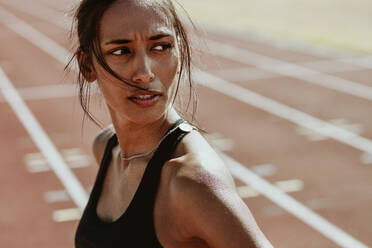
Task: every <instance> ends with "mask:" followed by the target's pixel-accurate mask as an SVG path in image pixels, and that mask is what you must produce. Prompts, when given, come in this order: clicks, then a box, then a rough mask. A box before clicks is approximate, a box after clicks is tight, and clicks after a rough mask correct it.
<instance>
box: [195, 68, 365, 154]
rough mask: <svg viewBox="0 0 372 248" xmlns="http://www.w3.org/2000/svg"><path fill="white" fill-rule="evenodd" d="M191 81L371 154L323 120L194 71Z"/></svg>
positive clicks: (358, 138)
mask: <svg viewBox="0 0 372 248" xmlns="http://www.w3.org/2000/svg"><path fill="white" fill-rule="evenodd" d="M194 75H195V79H196V80H197V81H198V82H199V83H200V84H202V85H204V86H206V87H208V88H210V89H212V90H215V91H218V92H220V93H222V94H225V95H228V96H230V97H232V98H234V99H237V100H238V101H241V102H244V103H247V104H249V105H252V106H254V107H256V108H259V109H261V110H264V111H266V112H269V113H271V114H273V115H275V116H278V117H280V118H283V119H286V120H288V121H290V122H293V123H295V124H297V125H299V126H303V127H305V128H308V129H310V130H313V131H315V132H317V133H320V134H321V135H324V136H327V137H330V138H333V139H335V140H337V141H339V142H341V143H343V144H346V145H349V146H351V147H354V148H356V149H358V150H361V151H364V152H367V153H372V141H371V140H369V139H367V138H364V137H361V136H359V135H357V134H355V133H353V132H350V131H348V130H345V129H342V128H340V127H337V126H335V125H332V124H330V123H328V122H326V121H323V120H320V119H318V118H315V117H313V116H311V115H309V114H306V113H304V112H301V111H299V110H297V109H294V108H291V107H289V106H286V105H284V104H281V103H279V102H277V101H274V100H272V99H270V98H267V97H264V96H261V95H259V94H257V93H254V92H252V91H250V90H247V89H245V88H243V87H240V86H237V85H235V84H232V83H230V82H228V81H226V80H223V79H221V78H218V77H215V76H213V75H211V74H209V73H206V72H202V71H195V73H194Z"/></svg>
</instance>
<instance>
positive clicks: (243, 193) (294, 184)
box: [236, 174, 304, 198]
mask: <svg viewBox="0 0 372 248" xmlns="http://www.w3.org/2000/svg"><path fill="white" fill-rule="evenodd" d="M256 175H257V174H256ZM275 186H276V187H277V188H278V189H279V190H280V191H282V192H284V193H293V192H298V191H301V190H303V189H304V182H303V181H302V180H300V179H292V180H285V181H278V182H275ZM236 189H237V191H238V194H239V195H240V197H241V198H252V197H257V196H259V195H260V193H258V192H257V191H256V190H255V189H254V188H253V187H252V186H250V185H244V186H240V187H237V188H236Z"/></svg>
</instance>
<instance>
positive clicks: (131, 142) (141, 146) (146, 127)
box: [111, 108, 180, 157]
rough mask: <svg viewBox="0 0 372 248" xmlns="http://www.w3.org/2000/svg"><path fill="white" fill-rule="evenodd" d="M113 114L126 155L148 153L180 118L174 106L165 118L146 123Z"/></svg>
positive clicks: (121, 148) (121, 145)
mask: <svg viewBox="0 0 372 248" xmlns="http://www.w3.org/2000/svg"><path fill="white" fill-rule="evenodd" d="M111 116H112V122H113V126H114V128H115V131H116V135H117V137H118V141H119V145H120V150H121V154H122V156H124V157H131V156H133V155H136V154H142V153H146V152H148V151H150V150H151V149H153V148H154V147H156V146H157V145H158V144H159V141H160V140H161V139H162V138H163V137H164V135H165V133H166V131H167V130H168V129H169V128H170V127H171V125H172V124H173V123H174V122H175V121H177V120H178V119H179V118H180V116H179V115H178V114H177V112H176V111H175V110H174V109H173V108H172V109H171V110H169V113H168V114H167V115H165V116H164V117H163V118H160V119H159V120H156V121H154V122H151V123H144V124H141V123H134V122H131V121H129V120H127V119H123V118H118V117H117V116H116V115H115V114H114V115H111Z"/></svg>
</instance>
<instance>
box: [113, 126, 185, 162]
mask: <svg viewBox="0 0 372 248" xmlns="http://www.w3.org/2000/svg"><path fill="white" fill-rule="evenodd" d="M181 124H182V123H180V124H178V125H177V126H175V127H174V128H172V130H170V131H168V132H167V133H166V134H165V135H164V136H163V138H161V140H160V141H159V143H158V144H157V145H156V146H155V147H153V148H152V149H150V150H149V151H147V152H143V153H138V154H134V155H132V156H129V157H125V156H124V155H123V154H122V153H121V151H120V158H121V159H122V160H124V161H129V160H132V159H135V158H144V157H146V156H148V155H150V154H151V153H152V152H153V151H155V150H156V149H157V148H158V147H159V145H160V144H161V142H162V141H163V140H164V139H165V138H166V137H167V136H168V135H169V134H170V133H171V132H173V130H175V129H176V128H177V127H178V126H179V125H181Z"/></svg>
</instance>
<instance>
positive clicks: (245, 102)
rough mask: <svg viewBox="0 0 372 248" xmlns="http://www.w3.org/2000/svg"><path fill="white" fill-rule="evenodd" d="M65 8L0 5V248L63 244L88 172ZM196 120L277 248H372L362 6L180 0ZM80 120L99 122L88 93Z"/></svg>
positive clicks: (90, 130)
mask: <svg viewBox="0 0 372 248" xmlns="http://www.w3.org/2000/svg"><path fill="white" fill-rule="evenodd" d="M77 2H78V1H76V0H59V1H51V0H35V1H32V2H31V1H26V0H12V1H8V0H0V118H1V119H0V120H1V121H0V133H1V134H0V158H1V159H0V168H1V171H2V173H0V247H6V248H13V247H14V248H15V247H38V248H43V247H45V248H46V247H61V248H67V247H73V241H74V234H75V230H76V227H77V223H78V221H79V219H80V216H81V211H82V209H83V208H84V206H85V203H86V200H87V197H88V193H89V192H90V190H91V189H92V185H93V183H94V179H95V176H96V173H97V169H98V166H97V164H96V162H95V161H94V159H93V156H92V152H91V143H92V140H93V138H94V136H95V134H96V133H97V132H98V131H99V130H100V129H99V127H97V126H96V125H94V124H93V123H92V122H90V121H89V120H85V121H83V120H82V118H83V112H82V110H81V108H80V106H79V99H78V97H77V87H76V85H75V84H74V82H75V81H76V72H74V69H72V70H71V72H70V73H66V72H65V71H64V66H65V65H66V63H67V60H68V58H69V56H71V54H70V52H71V47H72V44H71V40H70V39H69V35H68V34H69V32H68V31H69V28H70V25H71V18H70V17H69V14H66V13H70V12H69V11H70V10H71V8H72V6H74V5H76V3H77ZM179 2H180V3H181V4H182V5H183V6H184V8H185V10H186V11H187V12H188V13H189V15H190V17H191V19H192V20H193V21H194V22H195V24H196V26H197V28H198V32H197V33H196V36H199V37H196V36H193V38H192V39H193V43H194V44H195V53H194V63H195V64H194V79H195V81H196V82H197V83H198V95H199V105H198V110H197V115H196V118H197V123H198V125H199V126H200V127H202V128H203V129H205V130H206V131H207V134H206V138H207V139H208V141H209V142H210V143H211V145H213V146H214V147H215V149H216V150H218V151H219V153H220V155H221V158H223V159H224V160H225V162H226V165H227V166H228V167H229V169H230V170H231V173H232V175H233V176H234V179H235V181H236V185H237V190H238V192H239V194H240V196H241V197H242V199H243V200H244V202H245V203H246V204H247V206H248V207H249V208H250V209H251V211H252V213H253V215H254V217H255V219H256V220H257V223H258V224H259V226H260V227H261V229H262V230H263V232H264V233H265V235H266V236H267V237H268V239H269V240H270V241H271V242H272V243H273V245H274V246H275V247H289V248H291V247H296V248H297V247H319V248H323V247H324V248H328V247H330V248H332V247H348V248H365V247H371V246H372V224H371V223H372V211H371V209H372V183H371V178H372V111H371V110H372V103H371V101H372V56H371V54H372V45H371V40H372V39H371V38H372V30H371V27H372V12H371V10H372V2H371V1H367V0H354V1H350V0H349V1H346V0H338V1H336V0H323V1H320V0H312V1H303V0H296V1H295V0H276V1H274V0H260V1H258V0H245V1H242V0H229V1H226V0H223V1H222V0H213V1H212V0H198V1H197V0H179ZM91 100H92V104H91V106H90V107H91V111H92V113H93V114H94V115H95V116H96V117H97V119H98V120H100V121H101V122H103V123H104V124H105V125H107V124H108V123H109V122H110V120H109V116H108V115H107V112H106V108H105V106H104V101H103V99H102V97H101V96H100V95H99V92H98V91H97V89H93V90H92V99H91Z"/></svg>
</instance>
